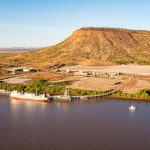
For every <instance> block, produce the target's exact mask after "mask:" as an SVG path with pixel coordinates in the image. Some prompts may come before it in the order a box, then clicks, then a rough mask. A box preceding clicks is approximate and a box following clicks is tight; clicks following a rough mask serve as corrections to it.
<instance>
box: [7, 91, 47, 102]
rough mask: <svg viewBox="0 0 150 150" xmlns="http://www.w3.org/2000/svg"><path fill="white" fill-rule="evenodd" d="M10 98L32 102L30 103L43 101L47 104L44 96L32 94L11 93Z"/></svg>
mask: <svg viewBox="0 0 150 150" xmlns="http://www.w3.org/2000/svg"><path fill="white" fill-rule="evenodd" d="M10 97H11V98H14V99H18V100H32V101H44V102H48V101H49V98H48V97H47V96H46V95H45V94H38V95H37V94H34V93H20V92H18V91H12V92H11V93H10Z"/></svg>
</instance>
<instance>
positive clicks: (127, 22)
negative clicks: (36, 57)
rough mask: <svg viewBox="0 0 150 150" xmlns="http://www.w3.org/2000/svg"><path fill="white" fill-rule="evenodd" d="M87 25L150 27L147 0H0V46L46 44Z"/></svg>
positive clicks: (53, 42) (50, 43)
mask: <svg viewBox="0 0 150 150" xmlns="http://www.w3.org/2000/svg"><path fill="white" fill-rule="evenodd" d="M86 26H87V27H89V26H95V27H121V28H130V29H144V30H150V0H124V1H123V0H0V47H20V46H22V47H43V46H49V45H53V44H56V43H58V42H60V41H62V40H64V39H65V38H66V37H68V36H69V35H70V34H71V33H72V32H73V31H75V30H76V29H78V28H81V27H86Z"/></svg>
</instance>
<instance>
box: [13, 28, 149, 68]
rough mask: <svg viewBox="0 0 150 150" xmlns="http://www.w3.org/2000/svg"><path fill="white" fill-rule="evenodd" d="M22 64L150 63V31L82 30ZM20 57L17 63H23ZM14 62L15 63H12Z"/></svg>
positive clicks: (23, 59) (24, 60) (33, 53)
mask: <svg viewBox="0 0 150 150" xmlns="http://www.w3.org/2000/svg"><path fill="white" fill-rule="evenodd" d="M19 58H21V59H22V61H21V62H22V63H29V64H31V65H33V64H34V65H41V66H49V65H54V64H60V63H65V64H69V65H73V64H82V65H100V64H113V63H114V64H115V63H126V62H127V63H144V64H148V63H150V31H138V30H127V29H115V28H81V29H79V30H77V31H75V32H74V33H73V34H72V35H71V36H70V37H69V38H67V39H66V40H65V41H63V42H61V43H59V44H57V45H55V46H51V47H47V48H43V49H41V50H38V51H36V52H32V53H28V54H24V56H23V57H19ZM19 58H18V57H17V59H18V60H19ZM11 61H12V62H13V59H11Z"/></svg>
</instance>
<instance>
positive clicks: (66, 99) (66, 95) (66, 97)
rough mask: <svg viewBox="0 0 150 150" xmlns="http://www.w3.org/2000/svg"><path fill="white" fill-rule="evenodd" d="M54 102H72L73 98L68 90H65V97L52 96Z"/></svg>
mask: <svg viewBox="0 0 150 150" xmlns="http://www.w3.org/2000/svg"><path fill="white" fill-rule="evenodd" d="M51 99H52V100H59V101H72V98H71V96H70V95H69V94H68V91H67V89H65V92H64V95H54V96H51Z"/></svg>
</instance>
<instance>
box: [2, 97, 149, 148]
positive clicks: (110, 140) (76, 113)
mask: <svg viewBox="0 0 150 150" xmlns="http://www.w3.org/2000/svg"><path fill="white" fill-rule="evenodd" d="M132 104H134V105H135V106H136V107H137V109H136V111H134V112H130V111H129V109H128V108H129V106H130V105H132ZM0 150H150V103H146V102H135V101H127V100H116V99H99V100H90V101H89V100H88V101H83V102H73V103H64V102H50V103H44V102H32V101H17V100H11V99H9V98H8V97H6V96H1V97H0Z"/></svg>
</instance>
